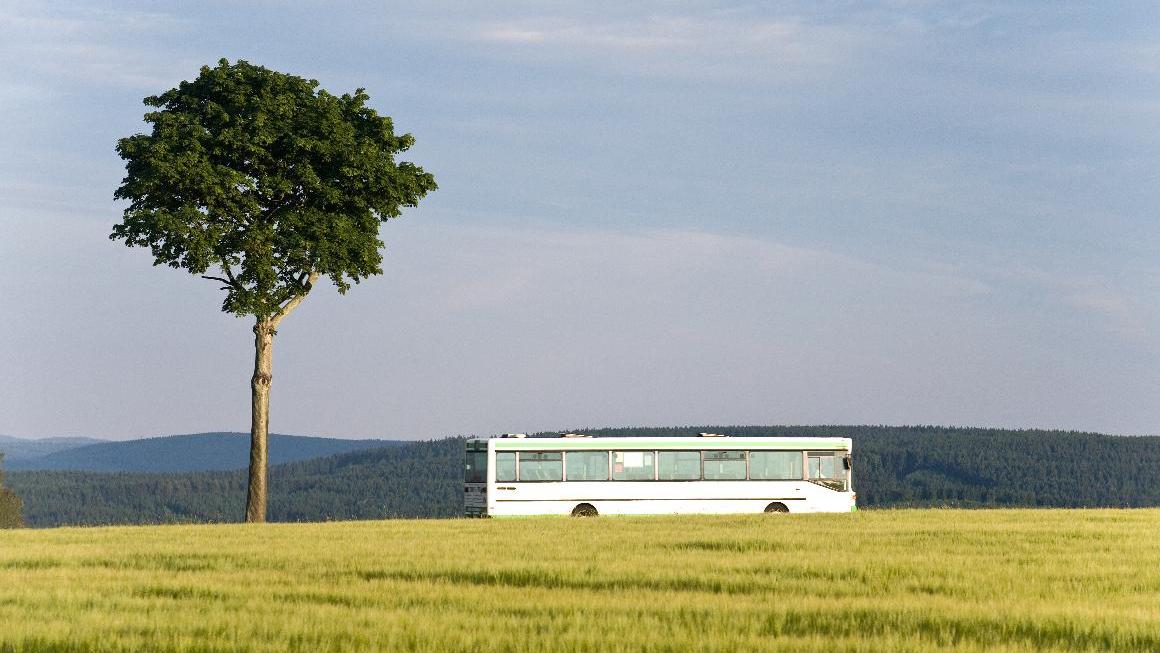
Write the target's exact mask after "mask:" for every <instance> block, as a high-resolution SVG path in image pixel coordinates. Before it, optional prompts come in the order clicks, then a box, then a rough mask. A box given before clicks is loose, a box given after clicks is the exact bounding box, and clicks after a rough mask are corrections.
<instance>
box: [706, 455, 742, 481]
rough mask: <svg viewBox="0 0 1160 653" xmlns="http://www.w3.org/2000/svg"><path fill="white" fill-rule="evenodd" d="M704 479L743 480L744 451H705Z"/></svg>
mask: <svg viewBox="0 0 1160 653" xmlns="http://www.w3.org/2000/svg"><path fill="white" fill-rule="evenodd" d="M704 457H705V480H706V481H744V480H745V452H744V451H706V452H705V453H704Z"/></svg>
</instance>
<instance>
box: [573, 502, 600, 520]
mask: <svg viewBox="0 0 1160 653" xmlns="http://www.w3.org/2000/svg"><path fill="white" fill-rule="evenodd" d="M598 515H600V512H599V511H597V510H596V506H594V505H592V504H591V503H581V504H578V505H577V506H576V507H575V508H573V509H572V516H573V517H596V516H598Z"/></svg>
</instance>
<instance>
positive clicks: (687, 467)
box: [657, 451, 701, 481]
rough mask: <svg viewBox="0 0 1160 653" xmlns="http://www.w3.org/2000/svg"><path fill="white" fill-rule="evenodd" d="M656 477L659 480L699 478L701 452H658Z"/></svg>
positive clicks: (691, 479)
mask: <svg viewBox="0 0 1160 653" xmlns="http://www.w3.org/2000/svg"><path fill="white" fill-rule="evenodd" d="M657 479H658V480H661V481H699V480H701V453H700V452H698V451H661V452H658V453H657Z"/></svg>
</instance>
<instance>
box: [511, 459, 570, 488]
mask: <svg viewBox="0 0 1160 653" xmlns="http://www.w3.org/2000/svg"><path fill="white" fill-rule="evenodd" d="M563 474H564V457H563V454H562V453H560V452H559V451H521V452H520V482H521V483H522V482H525V481H530V482H535V481H559V480H562V479H563V478H564V475H563Z"/></svg>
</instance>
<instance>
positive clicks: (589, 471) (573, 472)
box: [564, 451, 608, 481]
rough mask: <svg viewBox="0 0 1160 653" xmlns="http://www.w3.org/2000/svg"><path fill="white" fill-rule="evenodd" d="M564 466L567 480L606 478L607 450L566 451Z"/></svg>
mask: <svg viewBox="0 0 1160 653" xmlns="http://www.w3.org/2000/svg"><path fill="white" fill-rule="evenodd" d="M564 466H565V467H566V468H567V470H568V480H569V481H607V480H608V452H607V451H568V452H566V453H565V454H564Z"/></svg>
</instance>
